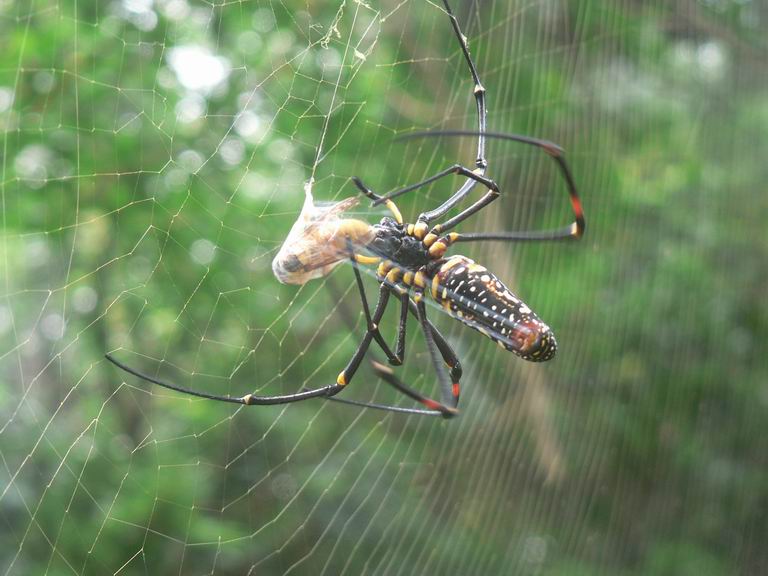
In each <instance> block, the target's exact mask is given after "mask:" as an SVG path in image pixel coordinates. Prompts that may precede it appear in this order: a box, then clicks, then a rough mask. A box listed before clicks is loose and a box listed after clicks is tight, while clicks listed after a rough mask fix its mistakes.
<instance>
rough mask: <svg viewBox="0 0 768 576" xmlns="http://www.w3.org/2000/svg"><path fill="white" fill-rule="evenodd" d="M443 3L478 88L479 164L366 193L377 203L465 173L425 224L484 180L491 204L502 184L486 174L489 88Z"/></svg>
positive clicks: (423, 217) (422, 218)
mask: <svg viewBox="0 0 768 576" xmlns="http://www.w3.org/2000/svg"><path fill="white" fill-rule="evenodd" d="M443 6H444V7H445V12H446V14H447V15H448V18H450V20H451V26H452V28H453V32H454V34H455V35H456V39H457V40H458V41H459V46H460V47H461V52H462V54H463V55H464V60H465V61H466V63H467V67H468V68H469V72H470V74H471V75H472V81H473V82H474V88H473V90H472V92H473V94H474V96H475V102H476V105H477V116H478V121H477V122H478V127H477V132H473V134H474V135H476V136H477V159H476V160H475V166H476V168H475V169H474V170H470V169H468V168H465V167H464V166H460V165H458V164H457V165H454V166H451V167H450V168H446V169H445V170H443V171H441V172H438V173H437V174H435V175H434V176H431V177H429V178H427V179H425V180H422V181H421V182H417V183H416V184H411V185H410V186H406V187H405V188H401V189H399V190H396V191H394V192H392V193H390V194H387V195H386V196H376V195H373V196H370V195H368V194H366V195H368V196H369V198H372V199H373V200H374V205H376V204H382V203H386V202H391V200H392V198H395V197H397V196H400V195H401V194H405V193H407V192H411V191H412V190H416V189H417V188H420V187H422V186H425V185H427V184H430V183H432V182H434V181H436V180H439V179H440V178H443V177H444V176H448V175H449V174H460V175H462V176H465V177H466V178H467V180H466V181H465V182H464V184H462V186H461V187H460V188H459V189H458V190H457V191H456V192H455V193H454V194H453V195H452V196H451V197H450V198H448V200H446V201H445V202H444V203H443V204H441V205H440V206H439V207H438V208H436V209H434V210H431V211H429V212H424V213H423V214H420V215H419V217H418V221H419V222H424V223H425V224H428V223H429V222H431V221H432V220H434V219H436V218H439V217H441V216H443V215H444V214H445V213H446V212H448V210H450V209H451V208H453V207H454V206H455V205H456V204H458V203H459V202H461V201H462V200H463V199H464V198H465V197H466V196H467V194H469V193H470V192H471V191H472V189H473V188H474V187H475V186H476V185H477V184H478V183H481V184H483V185H484V186H485V187H486V188H488V190H489V192H488V193H486V195H485V196H484V197H483V200H481V201H483V202H485V204H483V205H486V204H488V203H489V202H491V201H493V199H494V198H495V197H496V196H498V187H497V186H496V184H495V183H494V182H493V181H492V180H490V179H488V178H486V177H485V169H486V167H487V166H488V160H487V159H486V157H485V133H486V129H487V125H486V104H485V88H484V87H483V85H482V83H481V82H480V75H479V74H478V73H477V67H476V66H475V63H474V61H473V60H472V56H471V55H470V54H469V46H468V45H467V39H466V37H465V36H464V34H463V33H462V32H461V27H460V26H459V21H458V20H457V19H456V16H455V15H454V13H453V10H451V6H450V4H449V3H448V0H443ZM358 187H359V188H360V189H361V190H363V189H364V188H365V187H364V186H363V185H362V182H361V183H360V184H359V185H358ZM366 190H367V189H366ZM364 193H365V192H364ZM489 198H490V199H489ZM478 209H479V208H478ZM425 232H426V231H425Z"/></svg>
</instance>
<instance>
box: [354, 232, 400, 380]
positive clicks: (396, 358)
mask: <svg viewBox="0 0 768 576" xmlns="http://www.w3.org/2000/svg"><path fill="white" fill-rule="evenodd" d="M347 249H348V250H349V258H350V261H351V263H352V270H353V271H354V273H355V282H356V284H357V290H358V292H359V294H360V301H361V303H362V305H363V313H364V314H365V322H366V326H367V329H368V332H370V333H371V334H372V335H373V338H374V340H376V343H377V344H378V345H379V347H380V348H381V350H382V352H384V354H386V356H387V359H388V360H389V362H390V364H394V365H395V366H399V365H400V364H402V363H403V354H402V352H399V353H395V352H392V349H391V348H390V347H389V346H388V345H387V342H386V341H385V340H384V337H383V336H382V335H381V332H380V331H379V326H378V324H379V321H380V320H381V318H379V320H376V321H374V320H373V318H372V317H371V311H370V308H369V307H368V298H366V296H365V287H364V286H363V278H362V276H361V275H360V270H359V269H358V264H357V256H356V255H355V253H354V251H353V249H352V242H351V240H349V238H348V239H347ZM390 293H391V290H390V288H389V287H388V286H387V285H386V284H384V283H383V282H382V283H381V285H380V287H379V302H381V301H382V299H383V300H384V304H385V305H386V302H387V300H389V296H390ZM399 346H400V342H399V341H398V347H399ZM398 349H399V348H398Z"/></svg>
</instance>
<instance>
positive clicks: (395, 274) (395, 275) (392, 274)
mask: <svg viewBox="0 0 768 576" xmlns="http://www.w3.org/2000/svg"><path fill="white" fill-rule="evenodd" d="M399 279H400V268H392V270H390V271H389V272H388V273H387V277H386V280H387V282H390V283H392V284H394V283H395V282H397V281H398V280H399Z"/></svg>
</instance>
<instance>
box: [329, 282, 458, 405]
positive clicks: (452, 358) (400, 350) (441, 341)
mask: <svg viewBox="0 0 768 576" xmlns="http://www.w3.org/2000/svg"><path fill="white" fill-rule="evenodd" d="M382 286H385V285H384V284H382ZM388 289H389V290H391V288H388ZM400 298H401V306H402V307H401V314H400V325H399V328H398V338H397V344H396V349H397V352H396V353H395V354H396V355H397V356H398V358H399V359H401V360H403V361H404V360H405V331H406V325H407V320H408V315H407V313H408V312H409V311H410V313H411V314H413V315H414V316H415V317H416V318H418V317H419V315H418V309H417V306H416V304H415V303H414V302H413V301H412V300H411V299H410V298H409V296H408V293H407V292H403V293H402V294H401V295H400ZM424 318H425V321H426V325H427V326H428V327H429V331H430V332H431V335H432V338H433V340H434V343H435V345H436V346H437V349H438V351H439V352H440V355H441V356H442V357H443V361H444V362H445V363H446V364H447V365H448V367H449V368H450V369H451V371H450V378H451V380H452V384H451V391H452V395H453V396H454V401H455V403H456V404H458V399H459V380H460V379H461V376H462V368H461V363H460V362H459V359H458V356H457V355H456V353H455V352H454V351H453V349H452V348H451V345H450V344H448V341H447V340H446V339H445V337H444V336H443V335H442V334H441V333H440V331H439V330H438V329H437V328H436V327H435V326H434V325H433V324H432V323H431V322H430V321H429V320H428V319H426V315H425V316H424ZM371 364H372V366H373V369H374V371H375V372H376V373H377V374H378V375H379V377H381V378H382V379H383V380H384V381H385V382H386V383H387V384H390V385H391V386H393V387H394V388H396V389H397V390H398V391H400V392H401V393H403V394H405V395H406V396H408V397H410V398H413V399H414V400H417V401H418V402H422V403H429V405H436V406H437V405H438V403H436V402H435V401H434V400H431V399H429V398H426V397H425V396H422V395H421V394H419V393H418V392H415V391H414V390H412V389H410V388H409V387H407V386H405V385H404V384H402V383H401V382H400V380H398V379H397V378H396V377H395V376H394V374H393V373H392V371H391V370H389V369H388V368H387V367H386V366H383V365H382V364H380V363H378V362H375V361H372V362H371ZM390 364H394V363H393V362H392V361H391V359H390ZM326 400H332V401H333V402H340V403H342V404H350V405H352V406H360V407H363V408H373V409H376V410H386V411H389V412H400V413H404V414H419V415H423V416H446V410H440V409H429V410H424V409H419V408H403V407H401V406H391V405H389V404H379V403H375V402H364V401H361V400H351V399H348V398H339V397H329V398H326ZM449 412H450V411H449ZM453 415H455V413H450V414H449V417H450V416H453Z"/></svg>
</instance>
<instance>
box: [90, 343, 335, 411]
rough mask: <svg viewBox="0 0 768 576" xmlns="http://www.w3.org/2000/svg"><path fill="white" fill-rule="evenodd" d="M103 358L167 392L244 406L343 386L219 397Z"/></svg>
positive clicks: (293, 398)
mask: <svg viewBox="0 0 768 576" xmlns="http://www.w3.org/2000/svg"><path fill="white" fill-rule="evenodd" d="M105 358H106V359H107V360H109V361H110V362H112V364H114V365H115V366H117V367H118V368H120V369H121V370H124V371H125V372H128V373H129V374H133V375H134V376H136V377H138V378H141V379H142V380H146V381H147V382H151V383H152V384H157V385H158V386H162V387H163V388H168V389H169V390H174V391H176V392H181V393H183V394H187V395H189V396H196V397H198V398H206V399H208V400H217V401H218V402H229V403H232V404H243V405H244V406H256V405H259V406H265V405H270V404H288V403H290V402H298V401H300V400H306V399H308V398H317V397H320V396H328V395H333V394H338V393H339V392H340V391H341V390H343V389H344V385H342V384H338V383H337V384H332V385H330V386H323V387H322V388H315V389H313V390H302V391H301V392H296V393H295V394H282V395H278V396H255V395H254V394H246V395H245V396H221V395H219V394H209V393H207V392H200V391H197V390H191V389H189V388H185V387H183V386H178V385H176V384H171V383H169V382H164V381H162V380H159V379H157V378H155V377H154V376H149V375H148V374H142V373H141V372H139V371H138V370H135V369H133V368H131V367H130V366H127V365H126V364H123V363H122V362H120V361H119V360H117V359H116V358H114V357H113V356H112V355H111V354H106V355H105Z"/></svg>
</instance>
